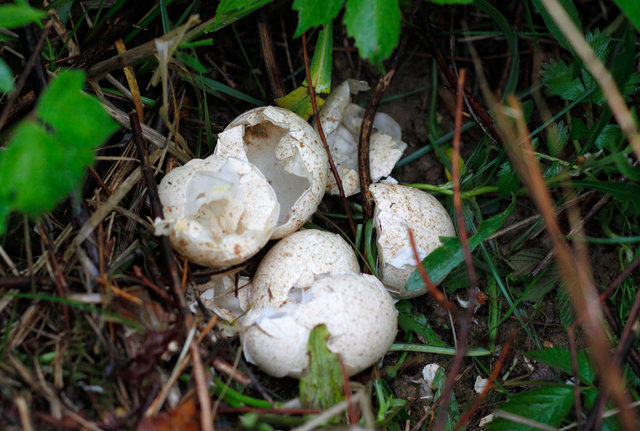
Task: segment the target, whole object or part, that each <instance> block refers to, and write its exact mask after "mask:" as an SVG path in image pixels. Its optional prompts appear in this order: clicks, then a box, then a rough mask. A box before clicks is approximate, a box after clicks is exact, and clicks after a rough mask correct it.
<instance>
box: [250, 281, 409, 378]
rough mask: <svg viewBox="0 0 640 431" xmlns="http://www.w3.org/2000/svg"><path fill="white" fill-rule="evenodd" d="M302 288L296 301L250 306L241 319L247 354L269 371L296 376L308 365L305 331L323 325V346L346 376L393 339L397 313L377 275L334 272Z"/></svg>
mask: <svg viewBox="0 0 640 431" xmlns="http://www.w3.org/2000/svg"><path fill="white" fill-rule="evenodd" d="M301 291H302V292H301V295H300V296H299V302H293V301H290V302H288V303H286V304H285V305H283V306H282V307H280V308H273V307H263V308H261V309H257V308H253V309H251V310H250V311H249V312H248V313H247V314H246V315H245V317H243V318H242V320H241V322H242V324H243V326H246V327H247V329H246V331H244V332H243V333H241V340H242V347H243V351H244V355H245V358H246V359H247V361H249V362H251V363H252V364H255V365H257V366H259V367H260V368H261V369H262V370H263V371H264V372H266V373H267V374H270V375H272V376H275V377H284V376H290V377H300V375H302V374H303V373H304V372H305V371H306V369H307V367H308V364H309V357H308V355H307V341H308V339H309V334H310V332H311V330H312V329H313V328H315V327H316V326H318V325H321V324H325V325H326V326H327V329H328V330H329V333H330V334H331V335H330V336H329V339H328V340H327V347H328V348H329V350H331V351H332V352H334V353H337V354H339V355H340V356H341V358H342V360H343V362H344V365H345V367H346V369H347V372H348V373H349V375H354V374H357V373H359V372H360V371H362V370H364V369H365V368H367V367H369V366H371V365H372V364H374V363H375V362H376V361H377V360H378V359H380V358H381V357H382V356H384V354H385V353H386V352H387V350H388V349H389V347H390V346H391V344H392V343H393V340H394V339H395V336H396V330H397V314H398V313H397V310H396V308H395V306H394V304H393V300H392V298H391V296H390V295H389V293H388V292H387V291H386V290H385V288H384V286H383V285H382V283H380V281H379V280H378V279H377V278H375V277H373V276H370V275H363V274H354V273H346V274H338V275H333V276H329V277H325V278H322V279H320V280H318V281H316V282H315V283H314V284H312V285H311V287H310V288H308V289H307V290H303V289H301Z"/></svg>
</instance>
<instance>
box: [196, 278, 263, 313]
mask: <svg viewBox="0 0 640 431" xmlns="http://www.w3.org/2000/svg"><path fill="white" fill-rule="evenodd" d="M198 290H199V291H201V292H202V293H201V294H200V301H202V304H203V305H204V306H205V307H206V308H208V309H209V310H211V311H213V312H214V313H215V314H216V315H217V316H218V317H220V318H222V319H224V320H226V321H229V322H232V321H234V320H236V319H238V318H239V317H240V316H242V314H243V313H244V312H245V311H247V310H248V309H249V292H250V290H251V280H250V279H249V277H245V276H243V275H237V274H230V275H221V276H213V277H211V279H210V280H209V281H208V282H207V283H205V284H202V285H200V286H198Z"/></svg>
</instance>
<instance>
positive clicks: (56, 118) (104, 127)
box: [0, 71, 117, 233]
mask: <svg viewBox="0 0 640 431" xmlns="http://www.w3.org/2000/svg"><path fill="white" fill-rule="evenodd" d="M83 82H84V73H83V72H80V71H63V72H61V73H60V74H59V75H58V77H56V79H54V80H53V81H52V82H51V83H50V84H49V87H48V88H47V89H46V90H45V92H44V93H43V94H42V96H41V97H40V100H39V101H38V105H37V107H36V110H35V112H36V114H37V115H36V117H37V119H38V120H39V121H41V122H43V123H44V126H43V125H42V124H40V123H39V122H37V121H34V120H28V121H25V122H23V123H21V124H19V125H18V126H17V127H16V130H15V131H14V132H13V136H12V137H11V141H10V142H9V144H8V145H7V148H6V151H5V152H4V153H3V157H2V158H0V207H1V208H3V211H2V213H3V214H1V215H4V216H6V213H7V210H6V209H7V208H10V209H11V210H17V211H21V212H23V213H24V214H26V215H28V216H30V217H34V218H35V217H38V216H40V215H42V214H45V213H47V212H49V211H51V210H52V209H53V207H54V206H55V205H56V203H57V202H58V201H59V200H60V199H61V198H63V197H64V196H65V195H66V194H67V193H69V192H70V191H71V190H72V189H73V188H74V187H76V186H77V185H78V183H79V182H80V181H81V179H82V177H83V175H84V170H85V168H86V167H87V166H88V165H89V164H90V163H91V162H92V161H93V151H94V149H95V147H97V146H98V145H100V144H101V143H102V142H103V141H104V140H105V139H106V138H107V137H108V136H109V135H110V134H111V133H113V132H114V131H115V130H116V129H117V125H116V123H115V122H114V121H113V120H112V119H111V118H110V117H109V116H108V115H107V113H106V112H105V111H104V109H103V108H102V105H100V102H98V101H97V100H96V99H94V98H92V97H90V96H88V95H87V94H85V93H83V92H82V85H83ZM0 224H1V223H0ZM0 233H2V232H1V231H0Z"/></svg>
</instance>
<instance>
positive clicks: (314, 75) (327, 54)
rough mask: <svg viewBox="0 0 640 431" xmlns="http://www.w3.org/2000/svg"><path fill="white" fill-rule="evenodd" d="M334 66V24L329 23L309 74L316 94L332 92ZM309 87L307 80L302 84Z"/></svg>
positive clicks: (319, 42) (325, 27) (321, 34)
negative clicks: (332, 70) (332, 67)
mask: <svg viewBox="0 0 640 431" xmlns="http://www.w3.org/2000/svg"><path fill="white" fill-rule="evenodd" d="M332 65H333V24H332V23H331V22H329V23H328V24H327V25H325V26H324V28H323V29H322V31H321V32H320V34H319V35H318V40H317V42H316V49H315V51H314V52H313V59H312V60H311V66H309V74H310V75H311V82H313V89H314V90H315V92H316V93H329V92H330V91H331V66H332ZM302 84H303V85H305V84H306V85H307V86H308V84H307V80H306V79H305V80H304V82H303V83H302Z"/></svg>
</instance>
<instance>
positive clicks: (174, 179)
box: [154, 156, 279, 268]
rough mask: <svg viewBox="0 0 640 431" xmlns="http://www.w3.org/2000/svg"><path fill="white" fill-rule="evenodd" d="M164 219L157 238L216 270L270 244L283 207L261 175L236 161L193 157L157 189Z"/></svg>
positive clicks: (156, 223)
mask: <svg viewBox="0 0 640 431" xmlns="http://www.w3.org/2000/svg"><path fill="white" fill-rule="evenodd" d="M158 194H159V197H160V201H161V203H162V206H163V213H164V219H163V220H156V222H155V223H154V227H155V231H156V234H157V235H169V238H170V240H171V244H172V245H173V247H174V248H175V249H177V250H178V251H180V252H181V253H183V254H184V255H185V256H187V257H188V258H189V260H191V261H193V262H195V263H197V264H200V265H204V266H209V267H212V268H226V267H229V266H232V265H236V264H239V263H242V262H244V261H245V260H247V259H248V258H250V257H251V256H253V255H254V254H255V253H257V252H258V251H259V250H260V249H261V248H262V247H263V246H264V245H265V244H266V242H267V241H268V240H269V237H270V236H271V233H272V232H273V231H274V229H275V227H276V222H277V219H278V214H279V206H278V202H277V199H276V195H275V192H274V191H273V189H272V188H271V186H270V185H269V184H268V183H267V180H266V179H265V178H264V176H263V175H262V174H261V173H260V171H259V170H258V169H257V168H256V167H255V166H253V165H251V164H250V163H248V162H246V161H242V160H240V159H236V158H233V157H228V158H227V157H222V156H215V157H209V158H208V159H206V160H202V159H194V160H191V161H190V162H189V163H187V164H186V165H184V166H182V167H178V168H175V169H173V170H172V171H171V172H169V173H168V174H167V175H165V176H164V178H163V179H162V181H161V182H160V185H159V186H158Z"/></svg>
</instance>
